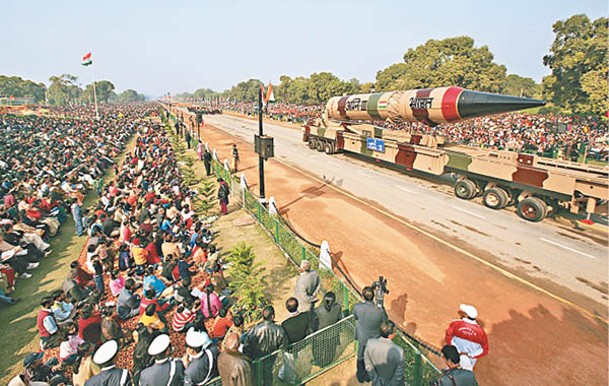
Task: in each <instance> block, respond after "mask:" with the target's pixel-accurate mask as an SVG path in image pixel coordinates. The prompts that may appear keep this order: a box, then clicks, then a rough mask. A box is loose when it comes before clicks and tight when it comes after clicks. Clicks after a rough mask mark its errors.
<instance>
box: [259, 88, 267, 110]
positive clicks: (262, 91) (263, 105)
mask: <svg viewBox="0 0 609 386" xmlns="http://www.w3.org/2000/svg"><path fill="white" fill-rule="evenodd" d="M260 93H262V107H266V95H264V84H262V83H261V84H260Z"/></svg>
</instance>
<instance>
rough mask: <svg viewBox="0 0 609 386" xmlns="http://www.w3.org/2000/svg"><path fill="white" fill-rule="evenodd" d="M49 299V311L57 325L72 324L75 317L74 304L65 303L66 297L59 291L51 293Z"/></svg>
mask: <svg viewBox="0 0 609 386" xmlns="http://www.w3.org/2000/svg"><path fill="white" fill-rule="evenodd" d="M51 297H52V298H53V305H52V306H51V310H53V314H54V315H55V320H56V321H57V324H59V325H62V324H66V323H72V321H73V320H74V316H75V315H76V307H74V304H72V303H69V302H66V295H65V293H64V292H63V291H61V290H59V291H55V292H53V294H52V295H51Z"/></svg>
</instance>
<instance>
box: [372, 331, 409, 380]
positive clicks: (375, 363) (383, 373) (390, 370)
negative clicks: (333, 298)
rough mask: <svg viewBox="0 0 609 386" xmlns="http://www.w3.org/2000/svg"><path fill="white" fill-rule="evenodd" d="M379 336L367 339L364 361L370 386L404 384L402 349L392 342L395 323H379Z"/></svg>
mask: <svg viewBox="0 0 609 386" xmlns="http://www.w3.org/2000/svg"><path fill="white" fill-rule="evenodd" d="M379 330H380V334H381V337H380V338H375V339H369V340H368V343H367V344H366V351H365V352H364V362H365V365H366V371H367V372H368V376H369V377H370V379H371V380H372V386H404V349H403V348H401V347H400V346H398V345H397V344H395V343H393V342H392V340H393V338H394V337H395V334H396V330H395V323H393V322H392V321H391V320H388V321H386V322H382V323H381V327H380V329H379Z"/></svg>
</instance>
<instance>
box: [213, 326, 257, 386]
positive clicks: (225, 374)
mask: <svg viewBox="0 0 609 386" xmlns="http://www.w3.org/2000/svg"><path fill="white" fill-rule="evenodd" d="M218 372H219V373H220V378H221V379H222V385H224V386H253V385H254V379H253V376H252V366H251V364H250V362H249V358H248V357H246V356H245V355H243V354H241V353H240V352H239V335H237V334H229V335H227V336H226V339H225V340H224V351H222V353H221V354H220V356H219V357H218Z"/></svg>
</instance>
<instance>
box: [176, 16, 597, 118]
mask: <svg viewBox="0 0 609 386" xmlns="http://www.w3.org/2000/svg"><path fill="white" fill-rule="evenodd" d="M607 22H608V19H607V18H606V17H603V18H599V19H597V20H594V21H591V20H590V19H589V18H588V17H587V16H585V15H574V16H572V17H570V18H569V19H567V20H560V21H557V22H556V23H555V24H554V25H553V29H554V33H555V34H556V36H555V39H554V43H553V44H552V46H551V47H550V53H549V54H548V55H546V56H544V58H543V63H544V65H546V66H548V67H549V68H550V69H551V70H552V73H551V75H548V76H546V77H544V78H543V81H542V83H541V84H539V83H536V82H535V81H534V80H533V79H532V78H527V77H522V76H519V75H517V74H507V70H506V68H505V66H503V65H501V64H497V63H495V62H494V56H493V54H492V52H491V51H490V49H489V48H488V46H481V47H476V46H475V42H474V39H472V38H471V37H469V36H459V37H452V38H447V39H443V40H434V39H431V40H428V41H427V42H425V43H424V44H422V45H419V46H418V47H416V48H410V49H408V51H407V52H406V53H405V54H404V57H403V61H402V62H400V63H395V64H392V65H390V66H388V67H387V68H384V69H382V70H379V71H378V72H377V74H376V81H375V82H374V83H370V82H368V83H360V82H359V81H358V80H357V79H351V80H348V81H345V80H341V79H339V78H338V77H337V76H336V75H333V74H332V73H330V72H321V73H314V74H311V75H310V76H309V77H303V76H299V77H295V78H292V77H290V76H287V75H282V76H280V78H279V80H280V83H279V84H278V85H276V86H275V97H276V98H277V100H278V101H281V102H288V103H297V104H320V103H324V102H325V101H327V100H328V99H329V98H330V97H331V96H335V95H343V94H354V93H369V92H372V91H377V92H379V91H392V90H408V89H415V88H426V87H442V86H460V87H464V88H468V89H472V90H477V91H486V92H494V93H501V94H506V95H515V96H523V97H528V98H537V99H541V98H544V99H545V100H546V101H547V102H549V110H550V111H556V112H561V113H566V114H593V115H597V116H599V115H600V116H603V115H605V114H607V110H608V107H607V106H609V99H608V96H607V95H608V94H609V90H608V86H607V84H608V75H607V74H608V68H607V63H609V56H608V54H607V52H608V47H607V30H608V29H607ZM260 83H262V82H261V81H260V80H259V79H249V80H247V81H243V82H239V83H237V84H236V85H234V86H233V87H231V88H230V89H229V90H226V91H223V92H216V91H214V90H211V89H207V88H201V89H199V90H197V91H195V92H194V93H183V94H178V95H177V96H176V97H177V98H185V99H206V100H213V99H214V98H222V99H226V98H230V100H233V101H254V100H256V98H257V96H258V90H259V87H260Z"/></svg>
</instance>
